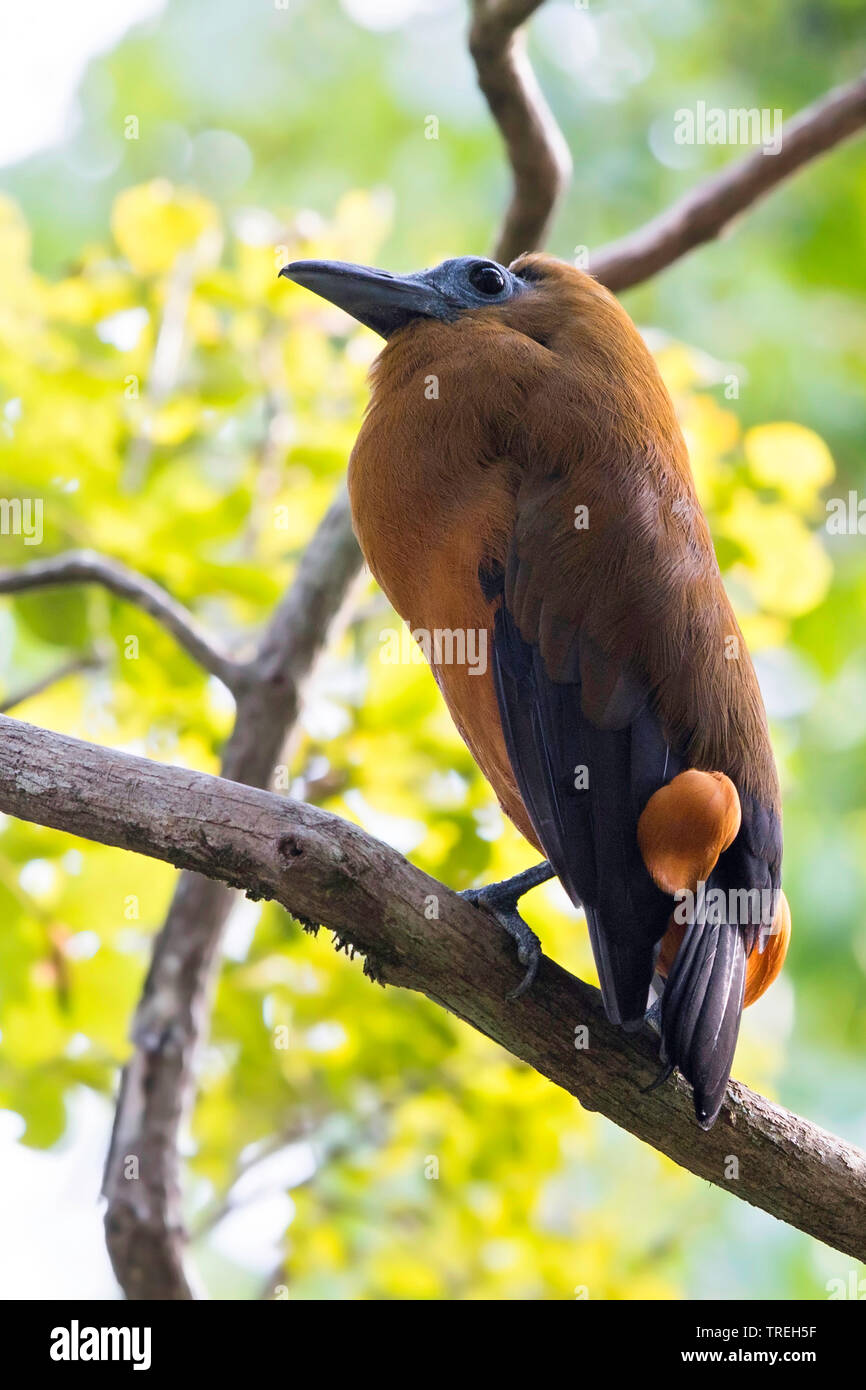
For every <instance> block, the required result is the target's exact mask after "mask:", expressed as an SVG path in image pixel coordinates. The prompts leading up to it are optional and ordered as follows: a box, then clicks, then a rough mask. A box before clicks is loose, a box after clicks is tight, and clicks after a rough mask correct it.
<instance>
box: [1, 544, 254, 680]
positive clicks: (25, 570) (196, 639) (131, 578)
mask: <svg viewBox="0 0 866 1390" xmlns="http://www.w3.org/2000/svg"><path fill="white" fill-rule="evenodd" d="M66 584H100V585H101V586H102V588H103V589H108V591H109V592H110V593H112V594H115V595H116V596H117V597H118V598H122V599H126V600H127V601H128V602H129V603H133V604H135V606H136V608H140V609H141V610H142V612H144V613H147V614H149V616H150V617H151V618H154V619H155V620H156V621H157V622H158V623H160V624H161V626H162V627H164V628H165V629H166V631H167V632H170V633H171V635H172V637H174V638H175V640H176V641H177V644H178V646H180V647H182V648H183V650H184V651H185V652H187V653H188V655H189V656H191V657H192V659H193V661H197V662H198V664H199V665H200V666H202V667H203V668H204V669H205V670H206V671H210V672H211V674H212V675H214V676H218V677H219V679H220V680H221V681H223V682H224V683H225V684H226V685H227V686H228V687H229V689H231V690H233V689H234V687H235V683H236V680H237V672H238V669H239V667H238V663H237V662H235V661H233V660H232V659H231V657H229V656H226V655H225V653H223V652H221V651H219V650H218V649H217V647H216V646H215V645H214V643H213V642H212V641H211V639H210V638H209V637H208V636H207V634H206V633H205V632H204V629H203V628H201V627H200V626H199V624H198V623H197V622H196V620H195V618H194V617H193V616H192V614H191V613H190V612H188V610H187V609H186V608H184V607H183V605H182V604H180V603H178V602H177V600H176V599H174V598H172V596H171V594H169V593H167V592H166V591H165V589H162V588H160V586H159V585H158V584H155V583H154V582H153V580H152V579H148V578H147V576H146V575H143V574H138V573H137V572H136V571H135V570H131V569H128V568H127V567H126V565H122V564H121V563H120V561H119V560H111V559H109V557H108V556H107V555H100V554H98V553H97V552H96V551H95V550H70V551H67V552H66V554H64V555H55V556H53V557H52V558H51V559H50V560H34V561H33V562H32V563H31V564H27V565H21V566H19V567H18V568H15V569H2V570H0V594H23V593H28V592H30V591H32V590H33V589H48V588H51V587H54V586H57V585H66Z"/></svg>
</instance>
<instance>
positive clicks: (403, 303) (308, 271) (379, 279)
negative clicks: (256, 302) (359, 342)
mask: <svg viewBox="0 0 866 1390" xmlns="http://www.w3.org/2000/svg"><path fill="white" fill-rule="evenodd" d="M280 274H281V275H285V277H286V279H287V280H294V282H295V284H297V285H303V286H304V287H305V289H308V290H312V291H313V293H314V294H319V295H321V296H322V298H323V299H329V300H330V301H331V303H332V304H336V305H337V306H338V307H339V308H340V309H344V310H345V311H346V313H347V314H351V315H352V318H354V319H357V320H358V322H359V323H364V324H366V325H367V327H368V328H372V329H373V331H374V332H375V333H379V334H380V335H381V336H382V337H383V338H390V336H391V334H392V333H396V331H397V329H398V328H403V327H404V326H405V325H406V324H407V323H411V321H412V319H416V318H434V319H446V320H450V319H453V318H455V317H456V306H454V305H453V304H452V303H451V302H450V301H449V299H448V298H447V296H446V295H444V294H443V293H442V291H441V290H440V289H437V287H436V286H435V285H434V284H432V283H431V282H430V281H429V280H427V279H425V276H424V272H423V271H422V272H421V273H420V274H418V275H406V276H400V275H389V274H388V272H387V270H374V269H372V268H371V267H370V266H366V265H348V264H347V263H346V262H345V261H292V262H291V264H290V265H284V266H283V268H282V270H281V271H280Z"/></svg>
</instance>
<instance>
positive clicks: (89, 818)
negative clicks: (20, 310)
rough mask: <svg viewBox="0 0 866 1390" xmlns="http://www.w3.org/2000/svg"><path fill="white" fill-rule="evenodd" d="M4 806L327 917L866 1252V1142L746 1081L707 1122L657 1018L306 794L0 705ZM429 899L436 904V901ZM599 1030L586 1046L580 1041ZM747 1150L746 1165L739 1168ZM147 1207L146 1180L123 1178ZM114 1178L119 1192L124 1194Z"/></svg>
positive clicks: (665, 1138) (518, 1041) (622, 1119)
mask: <svg viewBox="0 0 866 1390" xmlns="http://www.w3.org/2000/svg"><path fill="white" fill-rule="evenodd" d="M0 810H2V811H5V812H7V813H8V814H11V815H15V816H19V817H21V818H22V819H24V820H31V821H36V822H37V823H38V824H41V825H48V826H52V827H54V828H55V829H57V830H63V831H67V832H69V833H71V834H76V835H83V836H84V837H85V838H87V839H91V840H97V841H99V842H100V843H102V844H107V845H116V846H118V847H120V848H122V849H125V850H131V851H133V852H135V853H138V854H146V855H151V856H153V857H155V858H159V859H164V860H167V861H168V862H169V863H172V864H175V865H178V866H179V867H182V868H184V869H185V870H187V871H188V872H193V873H195V874H212V875H214V876H215V877H217V878H219V879H221V880H222V881H224V882H225V883H228V884H230V885H231V886H232V887H234V888H240V889H243V890H244V891H246V892H247V893H248V894H249V895H250V896H251V897H254V898H270V899H275V900H276V901H278V902H280V903H281V904H282V905H283V906H284V907H285V908H286V910H287V911H289V912H291V913H292V914H293V915H294V916H295V917H297V918H299V919H300V920H301V921H302V922H304V923H305V924H306V925H307V926H313V925H314V924H318V923H320V922H322V923H324V924H325V925H326V926H327V927H329V928H330V929H331V930H332V931H334V932H335V933H336V935H337V941H338V947H339V948H341V949H342V948H348V949H350V950H352V951H353V952H354V951H358V952H360V953H361V954H363V955H364V956H365V958H366V961H365V970H366V972H367V973H368V974H372V975H374V976H375V977H376V978H377V979H378V980H380V981H381V982H382V983H388V984H392V985H399V986H401V987H402V988H405V989H414V990H418V991H420V992H422V993H424V994H426V995H427V996H428V998H430V999H432V1000H433V1001H434V1002H436V1003H437V1004H440V1005H441V1006H442V1007H443V1008H446V1009H449V1010H450V1011H451V1012H452V1013H454V1014H456V1015H457V1016H458V1017H459V1018H462V1019H464V1020H465V1021H466V1022H467V1023H470V1024H471V1025H472V1026H473V1027H474V1028H477V1029H478V1030H479V1031H480V1032H482V1033H484V1034H486V1036H488V1037H490V1038H492V1039H493V1040H494V1041H495V1042H498V1043H500V1044H501V1046H503V1047H505V1048H507V1050H508V1051H509V1052H511V1053H512V1054H513V1055H514V1056H515V1057H519V1058H521V1060H523V1061H524V1062H526V1063H527V1064H528V1065H529V1066H531V1067H534V1068H535V1070H536V1071H538V1072H540V1073H541V1074H542V1075H543V1076H546V1077H547V1078H548V1079H549V1080H550V1081H553V1082H554V1083H555V1084H556V1085H558V1086H562V1087H563V1088H564V1089H565V1090H567V1091H568V1092H569V1093H570V1094H571V1095H573V1096H575V1097H576V1098H577V1099H578V1100H579V1101H581V1103H582V1104H583V1105H584V1106H585V1107H587V1108H588V1109H591V1110H598V1111H599V1112H600V1113H601V1114H603V1115H606V1116H607V1117H608V1119H610V1120H612V1121H613V1122H614V1123H615V1124H617V1125H619V1126H621V1128H623V1129H626V1130H628V1131H629V1132H630V1133H631V1134H634V1135H636V1136H637V1137H638V1138H639V1139H642V1140H644V1142H646V1143H648V1144H651V1145H652V1146H653V1148H655V1149H658V1150H659V1151H660V1152H661V1153H664V1154H667V1156H668V1157H669V1158H671V1159H673V1160H674V1162H676V1163H678V1164H679V1165H680V1166H681V1167H683V1168H687V1169H689V1171H690V1172H692V1173H695V1174H696V1175H697V1176H699V1177H702V1178H706V1179H707V1180H708V1181H709V1182H712V1183H714V1184H715V1185H716V1186H717V1187H721V1188H723V1189H724V1190H725V1191H728V1192H730V1193H732V1194H733V1195H734V1196H737V1197H740V1198H741V1199H742V1200H744V1201H746V1202H749V1203H751V1204H752V1205H753V1206H757V1207H760V1208H761V1209H762V1210H764V1211H767V1212H769V1213H770V1214H771V1215H773V1216H775V1217H777V1218H778V1219H779V1220H781V1221H785V1222H787V1223H788V1224H790V1225H792V1226H796V1227H798V1229H800V1230H802V1231H805V1232H806V1233H807V1234H808V1235H811V1236H814V1237H815V1238H816V1239H818V1240H821V1241H823V1242H824V1243H825V1244H827V1245H830V1246H832V1247H833V1248H834V1249H837V1250H840V1251H842V1252H844V1253H845V1254H847V1255H850V1256H851V1257H852V1258H854V1259H861V1260H862V1259H866V1154H864V1153H863V1152H861V1151H860V1150H859V1149H856V1148H854V1147H852V1146H851V1145H849V1144H847V1143H845V1142H844V1141H843V1140H841V1139H839V1138H837V1137H836V1136H834V1135H832V1134H829V1133H827V1132H826V1131H825V1130H822V1129H819V1128H817V1127H816V1126H815V1125H812V1124H810V1123H809V1122H808V1121H807V1120H804V1119H801V1118H800V1117H799V1116H797V1115H793V1114H791V1113H790V1112H789V1111H787V1110H784V1109H782V1108H781V1107H779V1106H777V1105H774V1104H772V1102H770V1101H768V1100H765V1099H764V1097H762V1096H760V1095H757V1094H756V1093H755V1092H753V1091H750V1090H749V1089H748V1088H747V1087H746V1086H743V1085H741V1084H740V1083H738V1082H732V1083H731V1085H730V1087H729V1090H728V1095H727V1098H726V1100H725V1104H724V1107H723V1110H722V1113H721V1115H720V1118H719V1120H718V1121H717V1123H716V1125H715V1127H714V1128H713V1129H712V1130H711V1131H710V1132H709V1134H706V1133H704V1132H703V1130H701V1129H700V1128H699V1127H698V1125H697V1124H696V1123H695V1121H694V1117H693V1114H692V1106H691V1098H690V1095H689V1090H688V1087H687V1085H686V1084H685V1082H683V1081H681V1080H679V1079H670V1080H669V1081H668V1082H667V1083H666V1084H665V1085H664V1086H662V1087H660V1088H658V1089H657V1090H655V1091H653V1092H651V1093H649V1094H648V1093H647V1092H646V1089H645V1088H646V1087H647V1086H648V1085H649V1084H650V1083H651V1082H652V1081H653V1079H654V1078H655V1076H656V1074H657V1071H658V1041H657V1039H656V1038H655V1037H654V1036H653V1034H652V1033H650V1032H649V1030H648V1029H645V1030H643V1031H642V1032H640V1033H637V1034H626V1033H625V1032H623V1031H622V1030H621V1029H618V1028H615V1027H614V1026H613V1025H612V1024H610V1023H608V1021H607V1019H606V1018H605V1015H604V1011H603V1009H602V1006H601V997H600V994H599V992H598V990H596V989H593V988H592V987H591V986H590V985H586V984H584V983H583V982H582V981H580V980H577V979H575V978H574V977H573V976H571V975H569V974H567V972H566V971H564V970H562V969H560V967H559V966H557V965H555V964H554V963H553V962H552V961H550V960H547V959H544V960H543V961H542V963H541V968H540V971H539V975H538V978H537V980H536V982H535V984H534V985H533V987H532V989H531V990H530V992H529V993H528V994H527V995H526V996H524V997H523V998H522V999H521V1000H520V1002H519V1003H510V1002H508V1001H507V1000H506V998H505V995H506V993H507V991H508V989H510V988H511V987H513V985H514V984H515V983H516V982H517V980H518V978H519V977H520V976H521V975H522V968H521V967H520V966H519V965H518V963H517V960H516V956H515V953H514V948H513V944H512V943H511V942H510V940H509V938H508V937H507V936H506V934H505V932H504V931H503V930H502V929H501V928H500V927H499V926H498V925H497V924H496V922H495V920H494V919H492V918H491V917H489V916H488V914H487V913H485V912H483V911H482V910H481V909H479V908H476V907H473V906H471V905H470V904H469V903H468V902H466V901H465V900H464V899H462V898H461V897H459V896H458V895H457V894H455V893H452V892H451V890H450V889H448V888H446V887H444V886H443V885H442V884H440V883H437V882H436V880H435V879H432V878H430V877H429V876H428V875H427V874H425V873H423V872H422V871H421V870H420V869H416V868H414V867H413V866H412V865H411V864H409V863H408V862H407V861H406V860H405V859H404V858H403V857H402V856H401V855H400V854H398V853H397V851H396V850H393V849H391V848H389V847H388V846H387V845H384V844H382V843H381V842H380V841H378V840H375V839H373V838H372V836H370V835H368V834H366V832H364V831H363V830H361V829H360V828H359V827H358V826H355V825H351V824H349V823H348V822H346V821H343V820H340V819H339V817H337V816H334V815H331V814H330V813H328V812H326V811H322V810H319V809H318V808H316V807H313V806H309V805H307V804H305V803H303V802H296V801H290V800H288V799H286V798H282V797H279V796H275V795H273V794H272V793H268V792H265V791H261V790H259V789H256V788H251V787H246V786H242V785H240V784H238V783H232V782H227V781H225V780H223V779H221V778H217V777H211V776H208V775H207V774H205V773H197V772H188V771H185V770H182V769H178V768H175V767H168V766H165V765H163V764H161V763H154V762H151V761H149V760H148V759H146V758H137V757H131V756H130V755H128V754H125V753H118V752H114V751H109V750H106V749H102V748H98V747H96V746H95V745H93V744H88V743H83V742H80V741H79V740H77V739H72V738H67V737H65V736H64V735H61V734H53V733H48V732H47V731H45V730H43V729H37V728H34V727H33V726H32V725H29V724H24V723H19V722H17V721H16V720H13V719H9V718H6V717H5V716H3V717H0ZM431 895H432V896H433V897H435V898H436V899H437V901H438V910H439V916H438V918H437V919H434V920H430V919H428V917H427V916H426V915H425V907H426V905H427V904H428V903H429V901H430V899H431ZM583 1027H585V1028H586V1029H587V1032H588V1046H587V1047H577V1046H576V1044H575V1036H576V1034H575V1030H576V1029H577V1028H583ZM732 1156H735V1157H736V1158H737V1159H738V1172H739V1176H738V1177H737V1178H731V1177H729V1176H727V1175H728V1174H729V1173H730V1171H731V1164H730V1158H731V1157H732ZM116 1181H117V1182H118V1183H120V1182H125V1185H126V1188H127V1189H128V1193H127V1196H126V1198H125V1201H126V1202H127V1203H129V1204H131V1205H132V1206H133V1207H136V1205H137V1203H138V1200H139V1198H138V1196H137V1195H136V1194H137V1192H138V1189H139V1187H140V1183H136V1182H135V1181H130V1180H129V1178H128V1177H126V1178H124V1177H122V1176H118V1177H117V1178H116ZM120 1200H121V1199H120V1196H119V1193H117V1192H115V1194H114V1201H115V1203H118V1202H120Z"/></svg>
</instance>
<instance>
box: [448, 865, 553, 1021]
mask: <svg viewBox="0 0 866 1390" xmlns="http://www.w3.org/2000/svg"><path fill="white" fill-rule="evenodd" d="M502 888H503V885H502V884H499V883H493V884H490V885H488V887H486V888H467V889H466V890H465V891H464V892H463V893H461V894H460V896H461V897H462V898H466V900H467V901H468V902H471V903H474V904H475V906H476V907H483V908H486V909H487V911H488V912H490V913H491V915H492V916H494V917H495V918H496V920H497V922H499V924H500V926H502V927H504V928H505V930H506V931H507V932H508V935H509V936H510V937H511V938H512V940H513V941H516V942H517V959H518V960H519V962H520V964H521V965H525V966H526V974H525V975H524V976H523V979H522V980H521V981H520V983H519V984H518V985H516V986H515V987H514V989H512V990H509V991H508V993H507V994H506V996H505V998H506V999H507V1000H509V1001H511V1000H513V999H519V998H520V996H521V994H525V993H526V991H527V990H528V989H529V987H530V985H531V984H532V982H533V980H534V979H535V977H536V975H537V974H538V964H539V961H540V960H541V942H540V941H539V939H538V937H537V936H536V935H535V932H534V931H533V930H532V928H531V927H530V926H529V924H528V923H527V922H524V920H523V918H522V917H521V915H520V913H519V912H518V911H517V908H516V907H515V906H514V899H513V897H507V898H506V895H505V894H504V893H503V892H502V891H501V890H502ZM497 890H499V891H497Z"/></svg>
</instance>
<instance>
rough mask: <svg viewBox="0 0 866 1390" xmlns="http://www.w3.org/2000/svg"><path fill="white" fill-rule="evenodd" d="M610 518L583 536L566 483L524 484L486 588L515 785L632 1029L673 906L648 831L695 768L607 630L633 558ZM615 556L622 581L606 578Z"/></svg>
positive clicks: (612, 1009)
mask: <svg viewBox="0 0 866 1390" xmlns="http://www.w3.org/2000/svg"><path fill="white" fill-rule="evenodd" d="M599 512H600V507H595V508H594V509H593V515H592V516H591V519H590V527H589V530H586V531H583V532H580V531H576V530H575V529H574V527H573V512H571V511H569V504H568V501H567V499H566V497H565V495H564V489H563V486H562V480H561V478H558V477H550V478H547V479H544V480H541V481H537V482H528V483H525V484H524V487H523V488H522V490H521V493H520V495H519V496H518V506H517V518H516V524H515V528H514V534H513V537H512V542H511V546H510V551H509V554H508V557H507V560H506V563H505V565H504V568H501V569H500V570H499V571H498V572H497V571H493V572H491V573H489V574H487V575H486V576H485V577H484V582H485V584H486V586H487V591H488V597H490V598H494V597H496V596H497V590H498V603H497V608H496V613H495V619H494V631H493V673H494V679H495V683H496V691H497V698H498V702H499V711H500V716H501V720H502V727H503V732H504V735H505V743H506V747H507V750H508V756H509V759H510V762H511V765H512V768H513V770H514V774H515V778H516V780H517V783H518V786H519V789H520V793H521V796H522V798H523V801H524V803H525V805H526V808H527V811H528V813H529V816H530V818H531V820H532V824H533V826H534V828H535V831H536V834H537V836H538V839H539V841H540V843H541V845H542V846H543V848H544V850H545V853H546V854H547V856H548V858H549V859H550V862H551V864H552V865H553V868H554V869H555V870H556V873H557V875H558V876H559V878H560V879H561V881H562V883H563V885H564V886H565V888H566V891H567V892H568V893H569V894H570V896H571V897H572V899H573V901H574V902H575V903H582V904H583V907H584V909H585V911H586V916H587V922H588V924H589V930H590V936H591V940H592V946H593V952H594V955H595V960H596V966H597V969H598V973H599V977H600V979H601V985H602V992H603V995H604V1001H605V1006H606V1008H607V1011H608V1013H609V1015H610V1017H611V1018H612V1019H613V1020H614V1021H616V1022H623V1023H629V1022H634V1021H636V1020H638V1019H641V1018H642V1017H643V1015H644V1012H645V1010H646V1005H647V998H648V994H649V988H650V982H651V979H652V975H653V968H654V957H655V950H654V948H655V946H656V943H657V942H658V941H659V939H660V938H661V937H662V936H663V934H664V932H665V929H666V926H667V922H668V918H669V916H670V913H671V909H672V899H671V897H670V896H669V895H668V894H667V893H664V892H661V891H660V890H659V888H658V887H657V886H656V884H655V883H654V882H653V880H652V878H651V877H650V875H649V873H648V872H647V869H646V867H645V865H644V863H643V860H642V858H641V854H640V851H639V849H638V844H637V838H636V826H637V821H638V818H639V816H640V813H641V811H642V810H643V808H644V806H645V804H646V802H647V800H648V798H649V797H650V796H651V795H652V793H653V792H654V791H655V790H656V789H657V788H659V787H661V786H663V785H664V783H665V782H667V781H669V780H670V779H671V778H672V777H673V776H675V775H676V774H677V773H678V772H679V771H680V770H681V768H682V766H683V764H682V760H681V759H680V758H679V757H678V755H677V753H676V751H675V750H674V749H673V748H672V747H671V745H670V742H669V740H668V738H667V737H666V735H665V732H664V730H663V728H662V725H661V722H660V720H659V718H658V716H657V714H656V713H655V711H654V709H653V704H652V692H651V690H650V689H649V686H648V683H647V679H646V677H645V675H644V673H642V672H641V671H640V670H639V669H637V668H636V667H635V666H634V665H633V664H632V663H631V662H630V661H629V660H628V659H627V658H624V657H617V656H616V655H614V654H613V650H612V644H611V642H610V640H609V639H610V636H611V633H610V631H606V630H605V628H606V627H607V628H610V627H616V625H617V623H618V622H619V620H620V619H619V616H618V608H619V607H620V606H621V602H622V598H620V602H619V604H617V603H613V604H610V603H609V602H608V600H609V599H610V598H611V591H610V589H609V588H608V587H606V586H608V585H613V586H614V589H615V587H616V585H617V583H618V580H619V576H618V574H617V573H616V572H614V571H615V570H616V566H617V565H619V564H621V563H622V560H623V551H622V549H621V546H620V545H619V544H618V542H617V538H616V535H615V534H612V532H611V526H613V527H616V526H618V525H622V526H623V530H625V522H624V519H623V518H622V517H616V516H608V517H606V518H604V519H602V517H601V516H600V515H599ZM594 527H595V528H597V529H593V528H594ZM602 530H604V533H605V538H604V543H603V545H601V544H600V542H601V541H602V535H601V531H602ZM627 542H628V537H627V536H626V535H625V534H624V535H623V536H622V544H623V545H625V544H627ZM605 557H608V558H607V559H605ZM610 557H613V559H612V563H613V567H614V568H613V571H612V572H611V573H609V574H605V573H599V572H598V566H600V565H604V564H609V563H611V560H610Z"/></svg>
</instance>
